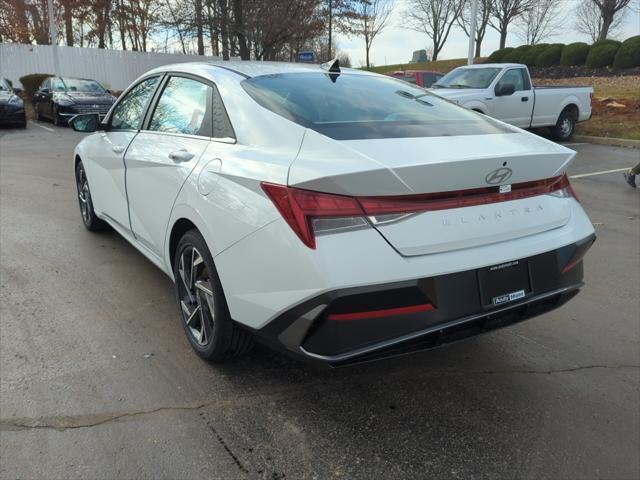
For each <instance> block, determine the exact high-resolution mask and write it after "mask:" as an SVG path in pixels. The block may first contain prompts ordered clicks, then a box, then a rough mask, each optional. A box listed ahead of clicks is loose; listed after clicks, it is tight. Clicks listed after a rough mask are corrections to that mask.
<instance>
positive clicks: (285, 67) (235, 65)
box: [149, 60, 376, 78]
mask: <svg viewBox="0 0 640 480" xmlns="http://www.w3.org/2000/svg"><path fill="white" fill-rule="evenodd" d="M208 67H214V68H216V67H217V68H222V69H224V70H227V71H231V72H234V73H236V74H238V75H241V76H243V77H245V78H251V77H259V76H262V75H275V74H281V73H305V72H322V73H328V69H327V68H322V67H321V65H318V64H312V63H289V62H256V61H244V60H240V61H239V60H229V61H217V62H185V63H176V64H173V65H164V66H162V67H158V68H155V69H153V70H152V71H151V72H167V71H174V72H175V71H177V72H180V71H182V72H189V71H193V70H194V69H198V70H200V69H203V68H205V69H206V68H208ZM340 70H341V71H342V72H343V73H353V74H361V75H376V74H375V73H373V72H367V71H365V70H357V69H352V68H344V67H342V68H341V69H340ZM151 72H149V73H151Z"/></svg>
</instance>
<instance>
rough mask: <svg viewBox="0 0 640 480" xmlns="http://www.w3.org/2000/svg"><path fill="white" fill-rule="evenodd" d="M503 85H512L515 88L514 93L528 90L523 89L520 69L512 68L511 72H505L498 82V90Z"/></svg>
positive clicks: (523, 83) (522, 77)
mask: <svg viewBox="0 0 640 480" xmlns="http://www.w3.org/2000/svg"><path fill="white" fill-rule="evenodd" d="M505 83H512V84H513V85H514V86H515V87H516V92H518V91H521V90H528V88H525V82H524V75H523V72H522V69H521V68H512V69H511V70H507V72H506V73H505V74H504V75H503V76H502V78H501V79H500V81H499V82H498V88H499V87H501V86H502V85H504V84H505Z"/></svg>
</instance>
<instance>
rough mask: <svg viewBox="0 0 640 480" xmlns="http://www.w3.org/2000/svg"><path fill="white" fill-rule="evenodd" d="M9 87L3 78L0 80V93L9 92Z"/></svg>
mask: <svg viewBox="0 0 640 480" xmlns="http://www.w3.org/2000/svg"><path fill="white" fill-rule="evenodd" d="M10 91H11V86H10V85H9V82H7V81H6V80H5V79H4V78H0V92H10Z"/></svg>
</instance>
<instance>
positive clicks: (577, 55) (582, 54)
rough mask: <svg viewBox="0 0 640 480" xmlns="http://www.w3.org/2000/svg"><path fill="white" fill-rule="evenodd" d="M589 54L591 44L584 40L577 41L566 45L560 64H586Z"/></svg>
mask: <svg viewBox="0 0 640 480" xmlns="http://www.w3.org/2000/svg"><path fill="white" fill-rule="evenodd" d="M588 54H589V45H587V44H586V43H584V42H575V43H570V44H569V45H565V47H564V48H563V49H562V55H561V56H560V65H562V66H565V67H571V66H574V65H584V62H585V60H586V59H587V55H588Z"/></svg>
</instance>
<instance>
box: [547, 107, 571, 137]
mask: <svg viewBox="0 0 640 480" xmlns="http://www.w3.org/2000/svg"><path fill="white" fill-rule="evenodd" d="M575 129H576V114H575V113H574V112H573V111H572V110H569V109H565V110H563V111H562V113H561V114H560V117H558V122H557V123H556V125H555V126H554V127H553V128H551V134H552V135H553V139H554V140H556V141H558V142H564V141H567V140H569V139H570V138H571V136H572V135H573V132H574V130H575Z"/></svg>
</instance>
